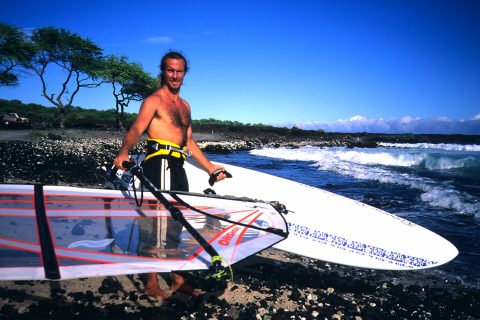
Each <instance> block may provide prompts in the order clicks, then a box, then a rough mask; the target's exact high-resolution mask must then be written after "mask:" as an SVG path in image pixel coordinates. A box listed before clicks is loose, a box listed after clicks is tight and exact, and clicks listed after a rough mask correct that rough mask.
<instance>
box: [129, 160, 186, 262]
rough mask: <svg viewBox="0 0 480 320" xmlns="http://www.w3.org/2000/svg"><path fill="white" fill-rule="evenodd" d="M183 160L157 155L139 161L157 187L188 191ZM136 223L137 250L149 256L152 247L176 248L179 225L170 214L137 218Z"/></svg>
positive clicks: (178, 241)
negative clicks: (165, 216)
mask: <svg viewBox="0 0 480 320" xmlns="http://www.w3.org/2000/svg"><path fill="white" fill-rule="evenodd" d="M183 164H184V160H183V159H180V158H176V157H172V156H167V155H159V156H155V157H152V158H150V159H148V160H146V161H145V162H144V163H143V165H142V168H143V174H144V175H145V177H146V178H147V179H149V180H150V181H151V182H152V183H153V184H154V185H155V186H156V187H157V188H159V189H161V190H175V191H188V190H189V188H188V179H187V174H186V172H185V169H184V167H183ZM156 204H158V202H156V201H149V205H150V206H155V205H156ZM138 224H139V239H138V240H139V244H138V249H137V250H138V254H140V255H146V256H149V255H152V254H151V252H152V250H153V249H155V248H164V249H177V248H178V246H179V243H180V234H181V232H182V228H183V226H182V224H181V223H180V222H178V221H176V220H174V219H173V218H172V217H168V218H167V219H165V218H163V219H162V218H156V217H154V218H152V219H139V221H138ZM153 251H154V250H153Z"/></svg>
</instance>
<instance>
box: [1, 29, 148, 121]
mask: <svg viewBox="0 0 480 320" xmlns="http://www.w3.org/2000/svg"><path fill="white" fill-rule="evenodd" d="M52 70H57V71H60V72H61V74H62V75H63V78H62V80H60V82H61V83H53V82H52V81H49V79H48V77H47V76H46V75H47V74H48V72H50V71H52ZM20 74H22V75H26V76H37V77H38V78H39V80H40V81H41V84H42V89H41V96H43V97H44V98H45V99H46V100H47V101H48V102H49V103H50V104H51V105H52V106H55V107H56V109H57V111H59V115H58V125H59V127H60V128H64V127H65V125H66V124H65V123H66V122H68V121H69V120H72V119H71V117H70V119H69V118H68V117H67V116H66V115H65V114H66V112H67V110H68V109H71V108H72V107H73V102H74V99H75V97H76V95H77V94H78V92H79V91H80V90H81V89H82V90H83V89H84V88H96V87H99V86H101V85H102V84H109V85H111V87H112V95H113V97H114V99H115V106H116V109H115V120H116V125H117V126H118V127H120V128H123V123H122V121H123V120H124V119H123V116H124V109H125V107H127V106H128V104H129V103H130V102H131V101H135V100H137V101H138V100H143V99H144V98H145V97H146V96H148V95H149V94H150V93H152V92H153V91H154V90H156V89H157V87H158V82H157V81H156V78H155V77H152V76H151V75H149V74H148V73H147V72H145V71H144V70H143V68H142V66H141V65H140V64H138V63H133V62H130V61H129V60H128V58H127V57H125V56H116V55H105V54H104V52H103V49H102V48H101V47H100V46H98V45H97V44H95V43H94V42H93V41H91V40H89V39H86V38H83V37H81V36H80V35H78V34H76V33H72V32H70V31H68V30H66V29H63V28H54V27H43V28H38V29H35V30H33V32H32V33H31V35H27V34H26V33H25V32H24V31H23V30H22V29H20V28H18V27H15V26H12V25H9V24H5V23H0V86H15V85H18V83H19V75H20Z"/></svg>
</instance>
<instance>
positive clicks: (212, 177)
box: [208, 169, 232, 186]
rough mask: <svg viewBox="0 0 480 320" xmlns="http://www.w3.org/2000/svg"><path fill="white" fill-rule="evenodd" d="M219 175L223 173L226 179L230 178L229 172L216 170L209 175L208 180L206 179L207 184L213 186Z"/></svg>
mask: <svg viewBox="0 0 480 320" xmlns="http://www.w3.org/2000/svg"><path fill="white" fill-rule="evenodd" d="M220 173H224V174H225V175H226V176H227V178H231V177H232V175H231V174H230V172H228V171H227V170H222V169H217V170H215V171H213V172H212V174H211V175H210V178H209V179H208V183H209V184H210V186H213V184H214V183H215V181H217V177H218V175H219V174H220Z"/></svg>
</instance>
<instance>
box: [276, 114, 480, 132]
mask: <svg viewBox="0 0 480 320" xmlns="http://www.w3.org/2000/svg"><path fill="white" fill-rule="evenodd" d="M282 125H285V126H287V127H291V126H293V125H295V126H297V127H298V128H302V129H310V130H318V129H322V130H325V131H327V132H346V133H348V132H369V133H425V134H428V133H430V134H480V114H478V115H476V116H475V117H473V119H472V120H463V119H462V120H452V119H450V118H448V117H439V118H436V119H424V118H419V117H416V118H415V117H412V116H409V115H406V116H403V117H400V118H390V119H383V118H380V119H367V118H365V117H363V116H360V115H356V116H353V117H351V118H350V119H339V120H336V121H332V122H321V121H313V122H302V123H294V124H282Z"/></svg>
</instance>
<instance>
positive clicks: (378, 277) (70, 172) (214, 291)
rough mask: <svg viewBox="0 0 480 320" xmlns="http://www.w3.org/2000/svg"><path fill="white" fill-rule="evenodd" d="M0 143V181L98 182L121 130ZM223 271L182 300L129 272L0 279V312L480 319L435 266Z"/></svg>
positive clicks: (463, 289) (474, 301)
mask: <svg viewBox="0 0 480 320" xmlns="http://www.w3.org/2000/svg"><path fill="white" fill-rule="evenodd" d="M0 133H1V132H0ZM2 137H4V138H5V135H2ZM196 139H197V141H199V144H200V146H201V147H202V148H203V149H204V150H205V151H208V152H233V151H235V150H249V149H251V148H257V147H260V146H273V147H275V146H280V145H288V146H290V147H298V146H301V145H304V144H310V145H312V144H313V143H312V142H314V143H316V144H315V145H324V146H327V145H328V146H330V145H347V143H348V141H347V140H343V141H342V139H341V137H340V138H339V137H338V136H336V137H335V138H334V139H333V138H332V139H324V140H320V139H308V138H306V137H296V138H291V139H290V138H289V139H287V138H284V137H275V136H265V135H263V136H258V135H256V136H242V137H236V138H235V137H232V136H231V135H228V134H225V133H215V134H212V133H199V134H197V136H196ZM0 140H2V141H0V159H1V160H0V182H1V183H43V184H58V185H73V186H84V187H97V188H98V187H102V186H103V182H104V180H103V176H102V169H101V168H102V167H108V166H110V165H111V163H112V159H113V156H114V155H115V154H116V152H117V151H118V149H119V147H120V144H121V134H118V133H115V132H83V131H68V132H64V133H63V134H58V133H57V132H49V133H46V134H38V133H37V134H29V135H27V136H24V137H23V138H21V139H11V138H9V139H0ZM138 151H139V152H140V151H141V146H140V147H139V150H138ZM233 268H234V269H233V270H234V281H233V282H228V283H227V284H225V285H224V286H218V285H217V286H213V285H212V283H211V281H209V280H208V279H207V276H208V274H207V273H206V272H191V273H188V274H186V277H187V278H188V281H189V283H190V284H191V285H193V286H195V287H197V288H200V289H201V290H202V291H203V293H204V294H203V295H202V296H201V297H198V298H190V297H188V296H185V295H183V294H181V293H174V294H173V296H172V297H171V299H169V300H166V301H162V300H158V301H157V300H154V299H151V298H150V297H148V296H147V295H145V294H144V293H143V281H142V279H141V277H140V276H138V275H129V276H120V277H103V278H91V279H90V278H89V279H76V280H66V281H60V282H48V281H4V282H0V319H86V318H90V319H185V320H186V319H263V320H267V319H355V320H361V319H471V320H472V319H480V301H479V299H478V292H479V291H478V290H479V289H478V288H476V287H470V286H466V285H465V284H464V283H462V282H461V281H460V280H458V281H446V280H445V278H444V277H443V276H442V271H439V270H423V271H411V272H388V271H375V270H366V269H359V268H353V267H346V266H340V265H335V264H329V263H325V262H322V261H316V260H311V259H307V258H302V257H299V256H294V255H291V254H288V253H285V252H282V251H279V250H276V249H269V250H266V251H264V252H262V253H260V254H258V255H256V256H254V257H250V258H248V259H246V260H245V261H243V262H241V263H239V264H236V265H234V266H233ZM164 285H165V287H168V285H167V283H165V284H164Z"/></svg>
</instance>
